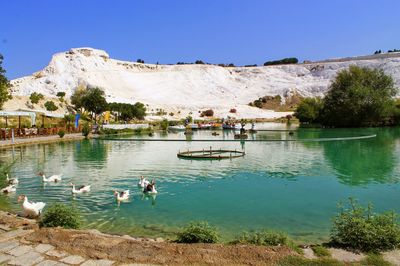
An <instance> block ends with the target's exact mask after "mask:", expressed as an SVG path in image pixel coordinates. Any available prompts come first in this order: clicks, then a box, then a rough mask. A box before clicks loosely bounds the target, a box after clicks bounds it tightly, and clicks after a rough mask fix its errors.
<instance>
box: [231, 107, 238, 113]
mask: <svg viewBox="0 0 400 266" xmlns="http://www.w3.org/2000/svg"><path fill="white" fill-rule="evenodd" d="M236 112H237V110H236V109H235V108H232V109H231V110H229V113H232V114H236Z"/></svg>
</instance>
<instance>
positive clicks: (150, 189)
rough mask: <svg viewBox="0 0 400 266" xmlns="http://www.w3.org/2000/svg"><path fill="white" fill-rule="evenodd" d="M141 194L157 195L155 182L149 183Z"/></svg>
mask: <svg viewBox="0 0 400 266" xmlns="http://www.w3.org/2000/svg"><path fill="white" fill-rule="evenodd" d="M143 193H145V194H150V195H155V194H157V193H158V192H157V190H156V181H154V180H153V181H151V183H149V184H148V185H147V186H146V187H145V188H144V189H143Z"/></svg>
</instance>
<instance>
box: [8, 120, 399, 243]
mask: <svg viewBox="0 0 400 266" xmlns="http://www.w3.org/2000/svg"><path fill="white" fill-rule="evenodd" d="M211 133H212V131H194V134H193V136H191V138H192V139H210V140H215V139H233V135H234V132H233V131H220V132H219V133H220V135H219V136H213V135H212V134H211ZM369 133H376V134H377V137H376V138H373V139H365V140H348V141H331V142H192V141H188V142H145V141H107V140H82V141H76V142H65V143H54V144H48V145H32V146H26V147H21V148H15V149H14V150H12V149H9V150H3V151H0V163H1V165H0V169H1V171H5V170H8V171H10V174H11V176H16V177H18V178H19V180H20V184H19V185H18V189H17V192H18V193H17V194H21V193H24V194H27V195H28V197H29V199H30V200H34V201H38V200H40V201H44V202H47V203H50V204H51V203H53V202H59V201H61V202H66V203H70V204H72V205H73V206H75V207H76V208H78V209H79V210H80V211H81V212H82V213H83V214H84V216H85V220H86V226H87V227H95V228H98V229H100V230H104V231H109V232H115V233H121V234H133V235H146V236H157V235H164V236H173V233H174V232H175V231H176V230H178V229H179V228H180V227H181V226H182V225H184V224H186V223H187V222H189V221H193V220H207V221H209V222H210V223H211V224H213V225H216V226H218V227H219V228H220V230H221V231H222V233H223V235H224V237H225V238H231V237H233V236H234V235H235V234H237V233H238V232H240V231H242V230H251V229H260V228H265V227H268V228H273V229H280V230H284V231H287V232H289V233H290V234H292V235H293V236H295V237H297V238H299V239H307V240H318V239H326V237H327V235H328V233H329V226H330V218H331V216H332V215H333V214H334V213H335V211H336V204H337V203H338V202H339V201H340V200H343V199H346V198H347V197H349V196H353V197H355V198H358V199H360V201H361V202H364V203H365V202H369V201H371V202H373V203H374V204H375V206H376V207H377V209H378V210H388V209H394V210H396V211H400V206H399V205H398V204H397V203H398V202H399V199H400V193H399V184H398V180H399V173H400V171H399V170H400V163H399V159H398V158H399V152H400V149H399V147H400V146H399V144H400V130H399V129H398V128H390V129H367V130H365V129H364V130H360V129H354V130H349V129H346V130H344V129H336V130H332V129H330V130H307V129H301V130H299V131H296V132H295V133H294V134H293V135H290V134H289V132H288V131H276V132H272V131H264V132H261V131H259V132H258V133H257V134H254V135H250V136H249V138H253V139H296V138H301V139H307V138H327V137H346V136H356V135H360V134H362V135H366V134H369ZM137 137H138V136H129V135H127V136H123V137H121V138H137ZM146 137H148V136H146ZM185 137H188V136H185V135H184V134H183V132H177V133H169V134H159V133H156V134H155V136H154V138H166V139H185ZM210 146H212V147H213V148H216V149H218V148H222V149H238V150H242V149H243V150H245V151H246V156H245V157H243V158H237V159H234V160H222V161H190V160H180V159H178V158H177V156H176V154H177V152H178V151H179V150H187V149H191V150H195V149H203V148H209V147H210ZM39 171H44V172H45V173H46V174H47V175H52V174H60V173H62V174H63V181H62V182H61V183H56V184H43V183H42V182H41V178H40V177H38V176H37V173H38V172H39ZM140 175H144V176H146V177H147V178H149V179H152V178H155V179H156V181H157V190H158V191H159V194H158V195H157V197H147V196H143V194H142V193H141V190H140V189H139V188H138V187H137V182H138V180H139V176H140ZM1 176H2V177H1V178H2V180H3V183H4V176H3V175H1ZM71 182H72V183H75V184H77V185H87V184H90V185H92V190H91V192H90V193H87V194H81V195H76V196H73V195H72V193H71V187H70V186H69V184H70V183H71ZM125 189H130V191H131V199H130V200H129V201H128V202H123V203H121V204H120V205H118V203H117V202H116V200H115V198H114V195H113V191H114V190H118V191H121V190H125ZM17 194H15V195H8V196H4V195H2V196H0V205H1V206H2V207H3V208H7V209H12V210H19V209H20V207H19V206H18V205H17V203H16V198H17Z"/></svg>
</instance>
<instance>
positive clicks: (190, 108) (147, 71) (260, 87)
mask: <svg viewBox="0 0 400 266" xmlns="http://www.w3.org/2000/svg"><path fill="white" fill-rule="evenodd" d="M399 56H400V54H397V53H393V54H392V55H390V56H387V55H385V56H383V55H378V56H369V57H367V58H368V60H359V58H355V60H354V59H353V60H351V59H350V60H343V62H340V61H341V60H338V61H337V62H324V63H322V62H320V63H310V64H298V65H282V66H268V67H232V68H225V67H219V66H214V65H153V64H140V63H133V62H127V61H120V60H115V59H111V58H109V56H108V54H107V53H106V52H105V51H101V50H96V49H92V48H76V49H71V50H70V51H68V52H63V53H58V54H55V55H54V56H53V58H52V60H51V62H50V63H49V65H48V66H47V67H45V68H44V69H43V70H42V71H39V72H36V73H34V74H33V75H32V76H27V77H23V78H19V79H15V80H12V84H13V89H12V91H13V94H14V95H18V96H29V95H30V94H31V93H32V92H34V91H36V92H40V93H42V94H44V95H45V96H49V97H54V96H55V94H56V93H57V92H60V91H64V92H66V93H67V96H69V95H71V94H72V93H73V92H74V90H75V89H76V88H77V87H78V86H79V85H80V84H83V85H89V86H98V87H100V88H102V89H104V91H105V93H106V95H107V100H108V101H109V102H112V101H117V102H131V103H134V102H137V101H140V102H143V103H145V104H148V105H149V107H148V109H149V110H152V109H153V110H155V108H163V109H165V110H166V111H168V112H170V111H172V112H174V113H175V115H177V113H178V111H180V116H181V117H184V116H186V115H187V114H188V113H189V112H191V113H192V114H193V115H194V116H197V115H198V111H199V110H204V109H205V108H211V109H213V110H214V111H215V114H216V116H219V117H225V116H226V115H227V114H229V109H231V108H236V109H237V110H238V113H237V116H238V117H239V118H240V117H245V118H271V117H280V116H284V115H286V113H274V112H272V111H266V110H260V109H258V108H253V107H249V106H248V105H247V104H248V103H249V102H251V101H253V100H255V99H257V98H259V97H263V96H266V95H277V94H279V95H282V96H286V95H288V94H290V93H292V92H294V91H297V92H298V93H300V94H301V95H303V96H323V94H324V93H325V92H326V91H327V88H328V85H329V83H330V82H331V80H332V79H333V78H334V77H335V75H336V73H337V72H338V71H339V70H341V69H344V68H347V67H348V66H349V65H359V66H368V67H373V68H381V69H383V70H384V71H385V72H386V73H388V74H391V75H392V76H393V78H394V79H395V81H396V84H397V85H400V57H399Z"/></svg>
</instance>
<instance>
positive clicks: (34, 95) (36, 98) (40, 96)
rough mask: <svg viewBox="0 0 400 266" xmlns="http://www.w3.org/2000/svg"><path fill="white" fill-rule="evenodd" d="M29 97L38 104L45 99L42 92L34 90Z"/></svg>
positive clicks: (33, 102)
mask: <svg viewBox="0 0 400 266" xmlns="http://www.w3.org/2000/svg"><path fill="white" fill-rule="evenodd" d="M29 99H30V100H31V103H32V104H37V103H39V101H40V100H42V99H44V96H43V94H41V93H37V92H32V93H31V96H29Z"/></svg>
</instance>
